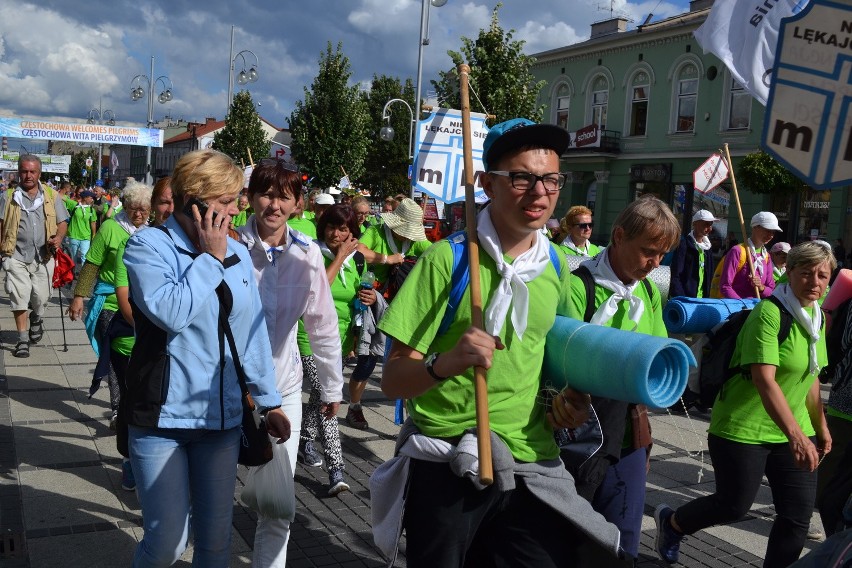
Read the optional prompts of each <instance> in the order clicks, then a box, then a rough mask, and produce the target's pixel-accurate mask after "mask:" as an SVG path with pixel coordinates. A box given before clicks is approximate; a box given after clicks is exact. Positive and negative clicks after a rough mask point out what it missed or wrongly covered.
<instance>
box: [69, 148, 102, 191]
mask: <svg viewBox="0 0 852 568" xmlns="http://www.w3.org/2000/svg"><path fill="white" fill-rule="evenodd" d="M86 158H92V160H93V162H92V166H91V167H88V168H87V167H86ZM97 163H98V153H97V152H96V151H95V150H93V149H92V150H86V151H85V152H77V153H76V154H71V165H70V166H68V179H69V180H70V181H71V183H72V184H74V185H85V186H87V187H88V186H90V185H92V184H93V183H95V182H94V180H96V179H98V168H97ZM83 170H86V171H87V172H88V173H87V174H86V175H85V177H84V176H83Z"/></svg>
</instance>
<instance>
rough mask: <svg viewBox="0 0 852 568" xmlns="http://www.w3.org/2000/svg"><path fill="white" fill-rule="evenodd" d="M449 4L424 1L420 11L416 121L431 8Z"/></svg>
mask: <svg viewBox="0 0 852 568" xmlns="http://www.w3.org/2000/svg"><path fill="white" fill-rule="evenodd" d="M446 3H447V0H422V7H421V9H420V44H419V46H418V48H417V83H416V84H415V85H414V88H415V90H416V91H417V92H416V93H415V104H414V108H415V110H416V111H417V112H416V115H415V117H414V118H415V120H419V119H420V104H421V102H420V101H421V97H420V81H421V80H422V78H423V47H424V46H427V45H429V41H430V40H429V6H430V5H432V6H435V7H436V8H440V7H441V6H443V5H444V4H446Z"/></svg>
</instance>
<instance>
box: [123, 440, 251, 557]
mask: <svg viewBox="0 0 852 568" xmlns="http://www.w3.org/2000/svg"><path fill="white" fill-rule="evenodd" d="M239 440H240V428H239V426H238V427H236V428H231V429H230V430H192V429H186V430H183V429H157V428H139V427H137V426H130V427H129V445H130V461H131V463H132V466H133V473H134V475H135V477H136V491H137V495H138V497H139V502H140V504H141V505H142V522H143V528H144V531H145V534H144V536H143V538H142V541H141V542H140V543H139V545H138V546H137V547H136V553H135V554H134V557H133V567H134V568H148V567H159V566H171V565H172V564H174V563H175V562H176V561H177V560H178V558H180V555H181V554H183V552H184V550H186V546H187V541H188V539H189V527H190V512H191V513H192V532H193V535H194V552H193V557H192V565H193V566H198V567H199V568H218V567H221V568H227V566H228V565H229V562H230V557H231V524H232V516H233V509H234V486H235V484H236V478H237V454H238V453H239Z"/></svg>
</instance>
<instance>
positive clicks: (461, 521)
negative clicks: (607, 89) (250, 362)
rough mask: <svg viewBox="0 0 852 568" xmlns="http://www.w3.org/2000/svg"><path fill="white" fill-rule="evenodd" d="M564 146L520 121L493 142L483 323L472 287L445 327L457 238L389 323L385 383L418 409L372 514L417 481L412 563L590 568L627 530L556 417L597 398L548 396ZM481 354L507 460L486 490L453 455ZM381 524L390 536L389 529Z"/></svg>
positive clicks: (419, 274)
mask: <svg viewBox="0 0 852 568" xmlns="http://www.w3.org/2000/svg"><path fill="white" fill-rule="evenodd" d="M567 146H568V132H566V131H565V130H564V129H562V128H559V127H557V126H554V125H543V124H542V125H537V124H534V123H533V122H531V121H529V120H526V119H520V118H519V119H513V120H510V121H507V122H504V123H501V124H498V125H496V126H494V127H493V128H491V130H490V131H489V133H488V136H487V138H486V139H485V143H484V152H483V161H484V163H485V168H486V170H487V173H486V174H485V175H483V176H482V177H481V178H480V179H482V186H483V188H484V190H485V193H486V195H487V196H488V197H489V198H490V199H491V203H490V204H489V205H488V206H486V207H485V208H484V209H483V210H482V211H481V212H480V213H479V215H478V216H477V232H478V237H479V238H478V241H479V247H480V250H481V253H480V263H481V265H480V274H481V289H482V304H483V307H484V315H485V330H481V329H477V328H475V327H473V326H472V324H471V321H472V320H471V306H470V300H469V292H465V293H464V296H463V300H462V302H461V303H460V305H458V306H456V307H455V312H454V314H453V317H452V319H451V321H450V322H449V326H448V327H446V329H445V330H441V328H442V327H443V325H442V320H443V318H444V315H445V312H446V310H447V309H448V308H447V300H448V294H449V290H450V288H451V276H450V275H451V274H452V272H453V262H454V254H453V250H452V246H451V244H450V243H449V242H448V241H446V240H443V241H439V242H437V243H435V244H434V245H433V246H432V247H430V249H429V250H427V251H426V252H425V253H424V254H423V256H422V257H421V259H420V261H419V262H418V263H417V265H415V267H414V269H413V271H412V273H411V277H410V278H409V279H408V280H406V283H405V284H404V285H403V286H402V288H401V289H400V291H399V294H398V295H397V296H396V298H395V299H394V301H393V302H391V304H390V307H389V308H388V310H387V311H386V312H385V315H384V317H383V318H382V320H381V322H380V324H379V328H380V329H381V330H382V331H383V332H384V333H385V334H387V335H388V336H391V337H392V338H393V340H394V341H393V346H392V348H391V351H390V355H389V357H388V361H387V364H386V365H385V368H384V374H383V377H382V391H383V392H384V393H385V394H386V395H387V396H388V397H391V398H402V399H406V400H407V403H406V404H407V409H408V413H409V416H410V419H409V420H408V421H407V422H406V423H405V424H404V425H403V428H402V431H401V432H400V435H399V440H398V443H397V448H398V450H399V456H398V457H397V458H394V460H391V461H390V462H388V463H387V464H385V465H384V466H382V467H381V468H380V470H379V471H377V472H376V473H375V474H374V475H373V477H372V479H371V490H372V492H373V504H374V505H373V506H374V518H380V517H377V514H378V515H381V512H379V513H377V510H376V509H377V503H379V502H394V498H395V497H397V494H396V493H394V492H393V491H392V489H391V488H392V487H394V485H393V483H394V482H395V481H397V480H399V481H401V485H400V486H399V487H400V492H399V495H398V498H399V499H402V498H403V497H402V491H401V490H402V488H404V487H405V480H406V478H407V479H408V488H407V493H406V495H407V496H406V497H405V500H406V502H405V508H404V513H403V516H402V526H403V527H405V529H406V534H407V552H406V557H407V558H408V565H409V566H410V567H412V568H416V567H418V566H445V567H453V566H458V567H460V566H463V565H468V566H479V565H483V566H485V565H491V564H495V563H499V564H501V565H507V566H508V565H511V566H530V567H532V566H535V567H548V566H554V567H555V566H564V565H566V563H567V564H570V565H574V566H586V565H591V564H589V563H587V560H588V558H586V557H584V556H583V551H582V550H581V549H583V547H584V545H588V544H590V543H591V542H595V543H597V545H598V547H592V548H594V549H595V550H597V551H600V550H601V549H600V548H599V547H603V548H607V549H609V551H610V552H612V553H614V552H615V550H616V547H617V541H618V532H617V529H616V528H615V527H614V526H613V525H609V524H607V523H606V522H605V521H604V519H603V518H602V517H601V516H600V515H598V514H597V513H595V512H594V511H593V510H592V508H591V506H590V505H589V503H588V502H587V501H585V500H583V499H582V498H581V497H579V496H578V495H577V493H576V490H575V488H574V483H573V480H572V479H571V477H570V476H569V475H568V474H567V472H566V471H565V468H564V466H563V464H562V462H561V461H560V459H559V448H558V447H557V446H556V443H555V441H554V436H553V427H552V425H551V422H555V423H556V424H558V425H563V426H567V425H568V423H569V422H570V420H576V419H580V417H581V416H582V415H583V414H584V413H585V410H586V400H587V399H583V398H582V397H579V395H576V393H573V391H572V392H571V393H568V392H566V393H561V394H560V395H559V396H558V397H556V400H555V401H554V404H553V406H552V407H551V406H549V405H545V404H542V402H541V400H540V398H539V396H538V395H539V388H540V380H541V369H542V364H543V360H544V343H545V336H546V335H547V333H548V331H549V330H550V328H551V327H552V325H553V322H554V320H555V317H556V314H557V313H562V314H566V315H567V314H568V312H569V309H570V286H569V278H570V276H569V271H568V268H567V266H566V263H565V262H564V259H563V258H562V256H561V255H559V254H558V253H556V251H555V250H554V249H553V248H552V246H551V244H550V242H549V241H548V240H547V237H545V235H544V234H543V233H542V232H541V228H542V227H543V226H544V224H545V222H546V221H547V220H548V219H549V218H550V216H551V214H552V213H553V210H554V208H555V207H556V200H557V199H558V197H559V190H560V189H561V188H562V185H563V184H564V182H565V176H564V175H563V174H562V173H560V172H559V157H560V155H561V154H562V153H563V152H564V151H565V149H566V148H567ZM400 207H402V206H400ZM557 267H558V268H557ZM439 330H441V331H439ZM475 365H478V366H482V367H484V368H486V369H488V379H487V384H488V399H489V417H490V427H491V430H492V432H493V434H494V435H492V437H491V438H492V441H493V444H494V449H493V452H494V456H495V458H496V456H502V457H503V458H504V459H503V461H502V463H499V461H498V460H497V459H495V472H498V473H497V474H496V475H495V477H496V478H497V479H498V481H497V482H495V484H494V485H491V486H489V487H485V488H482V487H479V488H477V487H476V486H475V484H474V483H473V482H472V480H471V478H468V477H467V476H465V475H464V473H463V471H460V469H458V468H456V467H455V466H453V465H451V464H450V463H449V462H450V459H451V455H454V454H455V451H456V449H461V448H462V447H463V446H464V445H465V444H466V443H467V442H468V441H469V435H468V437H467V438H464V439H462V438H463V437H464V436H465V433H466V432H467V431H468V430H469V429H471V428H473V427H474V426H475V425H476V418H475V416H476V412H475V408H474V406H475V403H474V396H473V392H474V387H473V367H474V366H475ZM575 395H576V396H575ZM578 397H579V400H575V399H577V398H578ZM568 400H572V401H574V403H571V402H568ZM575 405H576V406H575ZM551 410H553V411H554V412H555V416H556V418H552V419H551V420H550V421H549V420H548V418H547V415H548V413H549V412H550V411H551ZM551 416H554V415H551ZM581 421H582V420H581ZM412 434H419V436H413V435H412ZM457 445H458V448H457V447H456V446H457ZM426 448H431V449H432V450H434V451H433V452H429V451H424V450H425V449H426ZM462 453H463V452H462ZM402 456H405V457H402ZM395 460H396V461H395ZM456 465H459V466H460V465H461V464H456ZM463 469H464V467H461V470H463ZM474 469H475V466H474ZM393 473H397V475H396V476H395V475H393ZM472 477H473V478H475V477H476V474H475V473H474V475H473V476H472ZM397 521H398V520H394V521H393V523H392V524H393V526H394V528H396V527H397V526H398V525H396V524H395V523H396V522H397ZM391 530H393V529H391ZM374 534H375V535H376V537H377V542H379V541H380V540H381V539H380V535H381V534H382V532H381V526H379V527H378V528H377V527H376V526H375V525H374ZM382 542H386V541H382ZM393 544H394V543H392V542H391V543H389V549H384V548H383V551H384V552H386V553H388V552H391V553H392V552H393V550H392V547H393ZM497 559H500V561H499V562H497ZM607 560H610V561H613V560H614V559H613V558H608V559H607ZM601 565H610V566H611V565H613V564H612V562H610V563H609V564H603V563H602V564H601Z"/></svg>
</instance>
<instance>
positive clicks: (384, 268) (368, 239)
mask: <svg viewBox="0 0 852 568" xmlns="http://www.w3.org/2000/svg"><path fill="white" fill-rule="evenodd" d="M359 240H360V241H361V243H362V244H363V245H364V246H365V247H367V248H368V249H370V250H371V251H373V252H375V253H378V254H386V255H388V256H390V255H392V254H394V252H393V250H391V248H390V246H389V245H388V241H387V239H386V238H385V228H384V225H382V226H378V227H369V228H367V230H366V231H364V234H363V235H361V238H360V239H359ZM394 242H395V244H396V250H397V252H403V250H402V249H403V246H402V243H403V240H402V239H400V238H397V236H396V235H394ZM431 244H432V243H431V242H430V241H428V240H425V239H424V240H422V241H412V242H411V247H410V248H409V249H408V250H407V251H405V256H415V257H417V258H420V255H422V254H423V253H424V252H425V251H426V249H428V248H429V246H430V245H431ZM370 266H371V268H372V270H373V273H374V274H375V275H376V280H378V281H379V283H380V284H384V283H385V282H387V281H388V276H389V274H390V269H391V267H390V266H389V265H387V264H372V265H370Z"/></svg>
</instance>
